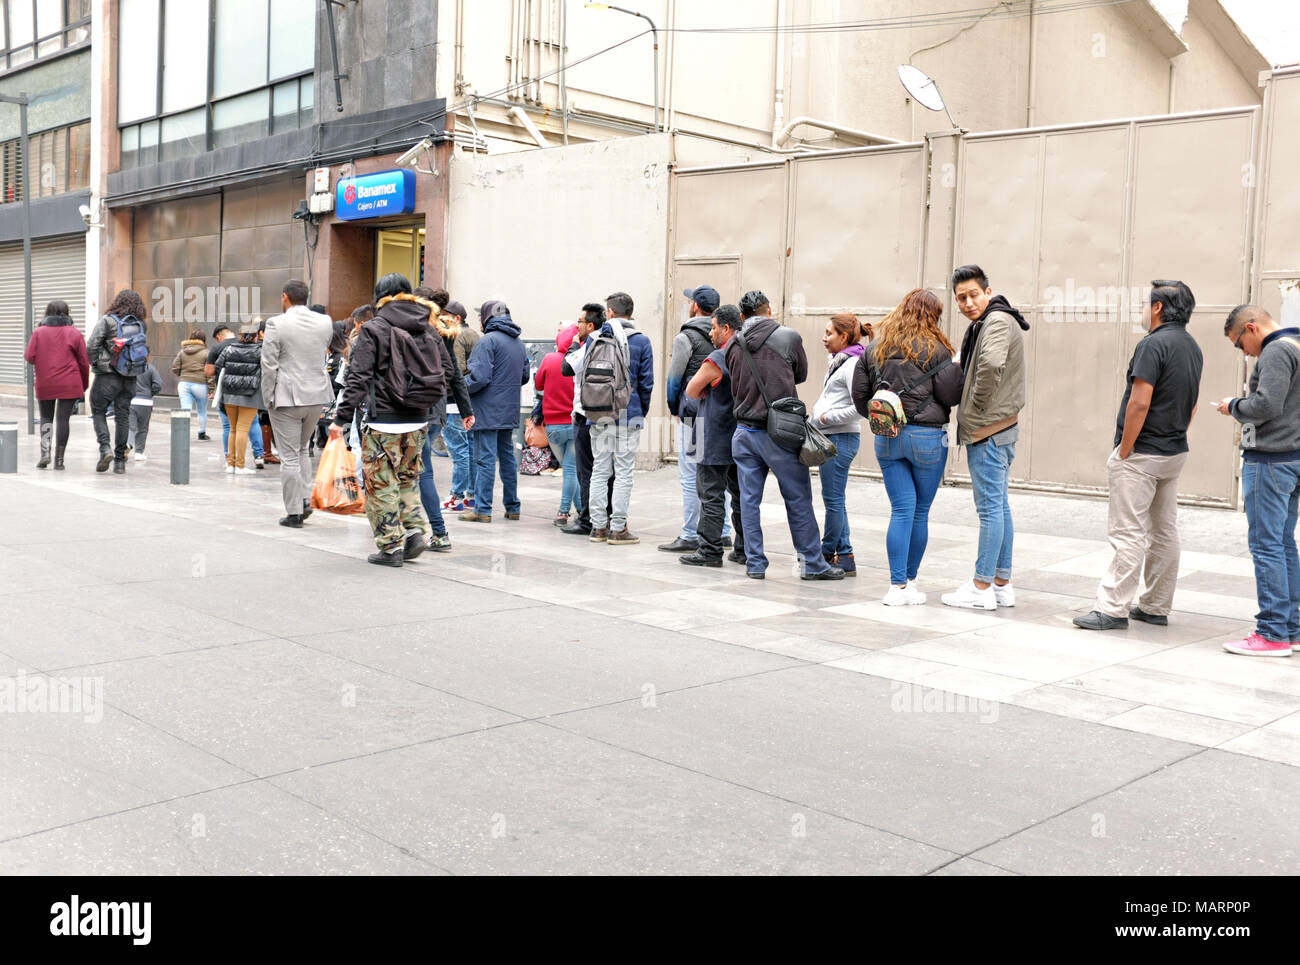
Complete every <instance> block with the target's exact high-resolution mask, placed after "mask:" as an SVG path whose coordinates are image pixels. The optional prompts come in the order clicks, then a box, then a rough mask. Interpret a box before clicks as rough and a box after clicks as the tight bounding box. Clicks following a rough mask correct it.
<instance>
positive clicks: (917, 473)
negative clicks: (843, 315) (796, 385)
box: [852, 288, 962, 606]
mask: <svg viewBox="0 0 1300 965" xmlns="http://www.w3.org/2000/svg"><path fill="white" fill-rule="evenodd" d="M942 314H943V302H941V301H939V297H938V296H937V295H935V294H934V292H932V291H928V290H926V289H924V288H914V289H913V290H912V291H910V292H908V293H907V294H906V295H904V296H903V300H902V301H901V302H899V304H898V307H897V308H895V309H894V310H893V311H892V312H890V313H889V314H888V315H887V316H885V320H884V321H883V322H881V324H880V332H879V334H878V336H877V337H876V339H875V340H874V341H873V342H872V343H871V344H870V345H868V346H867V349H866V351H865V352H863V353H862V357H861V358H860V359H858V363H857V366H856V368H855V369H854V373H853V388H852V395H853V404H854V405H855V406H856V407H857V410H858V412H860V413H861V414H862V415H864V416H866V415H868V413H869V408H868V407H869V404H870V402H871V397H872V396H873V395H875V394H876V392H877V391H879V390H882V389H884V390H888V391H890V392H893V393H895V394H896V395H897V396H898V398H899V400H900V402H901V403H902V409H903V415H904V416H905V417H906V421H905V423H904V424H903V426H902V428H901V429H900V430H899V432H898V435H897V436H893V437H890V436H884V435H877V436H876V460H877V461H878V462H879V463H880V471H881V473H882V474H883V475H884V477H885V492H886V493H887V494H888V495H889V506H890V514H889V530H888V533H887V535H886V537H885V549H886V552H887V554H888V556H889V582H890V587H889V592H888V593H886V594H885V598H884V601H883V602H884V603H885V605H886V606H907V605H919V604H922V603H925V594H924V593H922V592H921V591H920V590H918V589H917V588H916V584H915V580H916V574H917V570H918V569H919V568H920V566H921V557H923V556H924V555H925V546H926V543H927V541H928V540H929V532H930V505H931V504H932V503H933V502H934V497H935V493H937V492H938V491H939V483H940V482H942V481H943V470H944V466H945V465H946V463H947V461H948V416H949V414H950V412H951V411H952V407H953V406H955V405H956V404H957V403H958V402H960V401H961V390H962V371H961V367H960V366H958V365H956V364H954V363H953V359H952V356H953V348H952V343H951V342H949V341H948V339H947V337H946V336H945V335H944V334H943V329H941V328H940V327H939V318H940V316H941V315H942Z"/></svg>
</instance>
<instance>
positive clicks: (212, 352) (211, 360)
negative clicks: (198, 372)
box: [208, 338, 237, 365]
mask: <svg viewBox="0 0 1300 965" xmlns="http://www.w3.org/2000/svg"><path fill="white" fill-rule="evenodd" d="M236 341H237V339H233V338H228V339H226V340H225V341H224V342H217V343H216V344H215V345H213V346H212V348H210V349H208V364H209V365H216V364H217V356H218V355H220V354H221V350H222V349H223V348H225V347H226V346H227V345H234V344H235V342H236Z"/></svg>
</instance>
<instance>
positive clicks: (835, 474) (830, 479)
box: [821, 432, 862, 558]
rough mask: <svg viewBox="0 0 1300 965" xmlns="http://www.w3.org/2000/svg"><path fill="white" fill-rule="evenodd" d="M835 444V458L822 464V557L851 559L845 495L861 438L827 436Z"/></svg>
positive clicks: (848, 434)
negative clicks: (823, 508) (824, 517)
mask: <svg viewBox="0 0 1300 965" xmlns="http://www.w3.org/2000/svg"><path fill="white" fill-rule="evenodd" d="M827 437H828V438H829V439H830V440H831V442H833V443H835V450H836V451H835V458H834V459H829V460H827V461H826V462H825V463H823V464H822V467H821V481H822V506H823V507H825V509H826V520H825V522H824V523H823V524H822V555H823V556H825V557H827V558H830V557H832V556H834V555H835V554H836V553H843V554H844V555H846V556H850V555H852V553H853V544H852V543H851V542H849V514H848V512H847V511H846V510H845V508H844V491H845V489H847V488H848V485H849V464H850V463H852V462H853V457H854V456H856V455H857V454H858V449H859V447H860V446H861V445H862V436H861V435H859V434H858V433H856V432H834V433H827Z"/></svg>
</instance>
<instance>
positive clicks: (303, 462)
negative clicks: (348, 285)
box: [262, 279, 334, 529]
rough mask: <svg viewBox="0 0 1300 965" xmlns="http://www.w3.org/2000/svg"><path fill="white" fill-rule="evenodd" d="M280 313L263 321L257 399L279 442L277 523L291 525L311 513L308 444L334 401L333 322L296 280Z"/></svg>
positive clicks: (296, 526)
mask: <svg viewBox="0 0 1300 965" xmlns="http://www.w3.org/2000/svg"><path fill="white" fill-rule="evenodd" d="M280 306H281V308H282V310H283V314H281V315H275V316H273V317H271V318H268V319H267V320H266V336H265V339H264V341H263V343H262V398H263V399H264V400H265V402H266V411H267V413H268V414H269V415H270V416H271V428H272V430H273V431H274V433H275V438H276V439H278V440H279V442H280V463H281V464H280V486H281V489H282V491H283V494H284V511H285V512H286V513H287V514H288V515H286V516H285V517H284V518H282V519H281V520H280V525H281V526H291V527H293V528H294V529H300V528H301V527H302V521H303V520H304V519H305V518H306V517H308V516H310V515H311V487H312V468H311V456H310V455H308V447H309V446H310V445H311V439H312V436H313V434H314V433H315V432H316V421H317V420H318V419H319V418H320V414H321V408H322V406H326V405H329V404H330V403H331V402H332V401H333V400H334V392H333V387H332V386H331V385H330V377H329V373H328V372H327V371H326V369H325V365H326V361H327V359H328V356H329V344H330V338H331V337H332V335H333V332H334V323H333V322H331V321H330V319H329V316H328V315H322V314H319V313H318V312H313V311H312V310H311V309H309V308H308V307H307V285H306V283H305V282H302V281H298V280H297V279H295V280H293V281H291V282H289V283H288V284H286V285H285V286H284V294H283V295H281V296H280Z"/></svg>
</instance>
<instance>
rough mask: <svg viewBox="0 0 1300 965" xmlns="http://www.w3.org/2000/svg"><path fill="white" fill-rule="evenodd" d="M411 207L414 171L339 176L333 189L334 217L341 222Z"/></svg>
mask: <svg viewBox="0 0 1300 965" xmlns="http://www.w3.org/2000/svg"><path fill="white" fill-rule="evenodd" d="M414 210H415V172H414V171H404V170H397V171H379V172H377V173H375V174H363V175H361V176H359V177H355V178H339V183H338V186H337V187H336V188H335V198H334V216H335V217H336V218H338V219H340V220H341V221H356V220H358V219H360V218H380V217H383V216H384V215H388V214H410V213H411V212H412V211H414Z"/></svg>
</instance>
